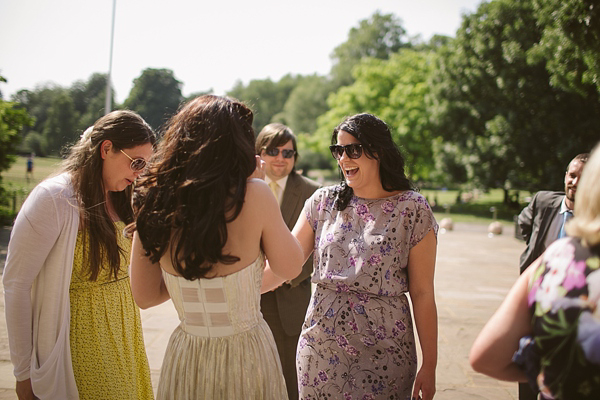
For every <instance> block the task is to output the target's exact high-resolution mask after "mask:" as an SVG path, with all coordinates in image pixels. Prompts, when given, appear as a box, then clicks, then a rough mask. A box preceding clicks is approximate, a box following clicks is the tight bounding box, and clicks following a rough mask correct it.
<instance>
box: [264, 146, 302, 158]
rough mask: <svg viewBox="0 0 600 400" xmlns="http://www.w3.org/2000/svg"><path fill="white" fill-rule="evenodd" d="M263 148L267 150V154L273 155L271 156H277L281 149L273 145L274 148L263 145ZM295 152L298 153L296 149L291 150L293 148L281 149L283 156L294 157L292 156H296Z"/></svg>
mask: <svg viewBox="0 0 600 400" xmlns="http://www.w3.org/2000/svg"><path fill="white" fill-rule="evenodd" d="M263 150H264V151H265V154H266V155H268V156H271V157H277V156H278V155H279V149H278V148H277V147H273V148H272V149H268V148H266V147H263ZM294 154H296V150H291V149H283V150H281V155H282V156H283V158H292V157H294Z"/></svg>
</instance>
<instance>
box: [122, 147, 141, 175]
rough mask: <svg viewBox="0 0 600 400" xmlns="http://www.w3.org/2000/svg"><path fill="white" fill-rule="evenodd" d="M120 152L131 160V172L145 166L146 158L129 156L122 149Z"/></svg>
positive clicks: (138, 170)
mask: <svg viewBox="0 0 600 400" xmlns="http://www.w3.org/2000/svg"><path fill="white" fill-rule="evenodd" d="M121 153H123V154H125V156H126V157H127V158H129V159H130V160H131V164H129V168H131V170H132V171H133V172H140V171H143V170H144V169H145V168H146V160H144V159H143V158H131V157H130V156H129V154H127V153H125V152H124V151H123V150H122V149H121Z"/></svg>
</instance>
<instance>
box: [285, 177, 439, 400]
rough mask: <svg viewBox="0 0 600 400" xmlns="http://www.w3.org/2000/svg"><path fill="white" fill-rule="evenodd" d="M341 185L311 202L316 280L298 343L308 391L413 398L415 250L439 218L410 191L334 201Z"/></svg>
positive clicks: (308, 395) (302, 386) (310, 394)
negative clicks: (411, 259) (411, 267)
mask: <svg viewBox="0 0 600 400" xmlns="http://www.w3.org/2000/svg"><path fill="white" fill-rule="evenodd" d="M334 200H335V187H326V188H322V189H319V190H317V191H316V192H315V193H314V194H313V196H312V197H311V198H309V199H308V200H307V201H306V203H305V205H304V212H305V215H306V217H307V218H308V221H309V222H310V224H311V226H312V228H313V230H314V232H315V251H314V274H313V277H312V282H313V283H316V285H317V286H316V290H315V292H314V293H313V296H312V299H311V303H310V305H309V308H308V310H307V314H306V320H305V322H304V326H303V327H302V333H301V335H300V341H299V343H298V349H297V361H296V363H297V370H298V380H299V382H298V383H299V390H300V398H301V399H317V398H318V399H325V398H327V399H345V400H346V399H353V400H355V399H359V400H366V399H375V398H381V399H384V398H385V399H402V400H404V399H410V397H411V390H412V385H413V383H414V380H415V376H416V370H417V356H416V348H415V339H414V334H413V323H412V318H411V313H410V306H409V302H408V299H407V297H406V295H405V293H406V292H408V271H407V265H408V254H409V251H410V249H411V248H412V247H413V246H415V245H416V244H417V243H419V242H420V241H421V240H422V239H423V238H424V237H425V235H427V233H429V231H431V230H433V231H434V232H435V234H436V235H437V229H438V226H437V223H436V221H435V218H434V216H433V213H432V212H431V208H430V207H429V204H427V201H426V200H425V198H424V197H423V196H421V195H420V194H418V193H416V192H413V191H406V192H402V193H400V194H397V195H395V196H391V197H388V198H383V199H374V200H368V199H362V198H358V197H356V196H355V197H353V198H352V200H351V201H350V203H349V205H348V207H347V208H346V209H345V210H343V211H338V210H336V209H334Z"/></svg>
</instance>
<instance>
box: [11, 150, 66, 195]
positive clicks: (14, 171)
mask: <svg viewBox="0 0 600 400" xmlns="http://www.w3.org/2000/svg"><path fill="white" fill-rule="evenodd" d="M26 161H27V157H21V156H17V161H15V163H14V164H13V165H12V166H11V167H10V169H8V170H7V171H4V172H2V184H3V185H4V188H5V189H7V190H26V191H28V192H29V191H31V189H33V188H34V187H35V185H37V184H38V183H40V182H41V181H43V180H44V179H46V177H48V175H50V174H52V173H53V172H55V171H56V170H57V169H58V166H59V164H60V162H61V161H62V159H61V158H58V157H35V158H34V160H33V178H32V179H29V180H28V179H27V178H26V176H25V170H26Z"/></svg>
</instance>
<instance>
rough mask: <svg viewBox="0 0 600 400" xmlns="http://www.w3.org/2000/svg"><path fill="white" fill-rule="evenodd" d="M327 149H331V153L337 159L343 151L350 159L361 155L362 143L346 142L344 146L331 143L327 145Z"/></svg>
mask: <svg viewBox="0 0 600 400" xmlns="http://www.w3.org/2000/svg"><path fill="white" fill-rule="evenodd" d="M329 150H331V155H332V156H333V158H335V159H336V160H339V159H340V158H342V156H343V155H344V151H345V152H346V155H347V156H348V157H350V158H352V159H357V158H360V156H362V144H360V143H352V144H347V145H345V146H342V145H339V144H332V145H331V146H329Z"/></svg>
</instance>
